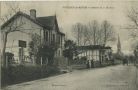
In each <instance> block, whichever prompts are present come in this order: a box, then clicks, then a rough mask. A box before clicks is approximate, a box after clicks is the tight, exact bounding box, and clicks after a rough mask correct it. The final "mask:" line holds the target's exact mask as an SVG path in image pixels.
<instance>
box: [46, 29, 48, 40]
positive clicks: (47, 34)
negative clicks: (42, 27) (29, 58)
mask: <svg viewBox="0 0 138 90" xmlns="http://www.w3.org/2000/svg"><path fill="white" fill-rule="evenodd" d="M46 41H48V32H47V31H46Z"/></svg>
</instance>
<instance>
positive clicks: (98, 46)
mask: <svg viewBox="0 0 138 90" xmlns="http://www.w3.org/2000/svg"><path fill="white" fill-rule="evenodd" d="M77 48H78V49H93V50H94V49H111V47H109V46H107V47H105V46H102V45H88V46H78V47H77Z"/></svg>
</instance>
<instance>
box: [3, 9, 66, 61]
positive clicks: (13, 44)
mask: <svg viewBox="0 0 138 90" xmlns="http://www.w3.org/2000/svg"><path fill="white" fill-rule="evenodd" d="M12 29H16V31H14V30H13V31H14V32H10V33H9V34H8V36H7V44H6V52H10V53H12V54H14V59H13V60H14V61H15V63H19V64H20V63H22V61H26V62H29V63H35V61H31V60H30V59H29V42H30V41H31V40H32V39H31V36H32V34H34V35H35V34H37V35H39V36H40V42H41V43H43V44H49V45H50V44H51V43H52V42H56V43H57V44H58V46H59V47H58V49H57V51H55V57H62V55H63V54H62V52H63V49H64V38H65V34H64V33H62V32H60V30H59V26H58V21H57V17H56V15H54V16H45V17H37V15H36V10H35V9H31V10H30V15H27V14H26V13H23V12H21V11H19V12H17V13H16V14H15V15H13V16H12V17H11V18H10V19H9V20H7V21H6V22H5V23H4V24H3V25H2V26H1V31H2V32H3V31H6V30H12Z"/></svg>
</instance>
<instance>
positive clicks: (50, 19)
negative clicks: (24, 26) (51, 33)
mask: <svg viewBox="0 0 138 90" xmlns="http://www.w3.org/2000/svg"><path fill="white" fill-rule="evenodd" d="M20 15H22V16H24V17H26V18H28V19H29V20H31V21H32V22H34V23H36V24H38V25H40V26H42V27H43V28H45V29H48V30H53V27H54V25H55V24H56V23H57V19H56V16H47V17H36V19H32V18H31V17H30V16H29V15H27V14H26V13H23V12H21V11H19V12H17V13H16V14H15V15H14V16H13V17H11V18H10V19H9V20H7V21H6V22H5V23H4V24H3V25H2V26H1V29H3V28H4V27H6V26H7V25H8V24H9V23H10V22H12V21H13V20H14V19H15V18H17V17H18V16H20ZM57 25H58V23H57ZM56 28H57V31H58V33H60V34H62V35H65V34H64V33H62V32H60V31H59V28H58V26H57V27H56Z"/></svg>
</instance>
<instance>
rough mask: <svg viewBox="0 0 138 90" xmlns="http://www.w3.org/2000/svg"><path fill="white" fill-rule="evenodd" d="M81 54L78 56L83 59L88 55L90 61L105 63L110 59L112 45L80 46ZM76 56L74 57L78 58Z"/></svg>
mask: <svg viewBox="0 0 138 90" xmlns="http://www.w3.org/2000/svg"><path fill="white" fill-rule="evenodd" d="M78 52H79V54H78V55H77V56H76V57H77V58H79V59H81V58H82V57H86V59H87V61H88V62H91V61H93V62H95V63H99V64H100V63H103V62H105V61H107V60H110V54H111V53H112V49H111V47H105V46H101V45H89V46H79V47H78ZM76 57H74V58H76Z"/></svg>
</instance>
